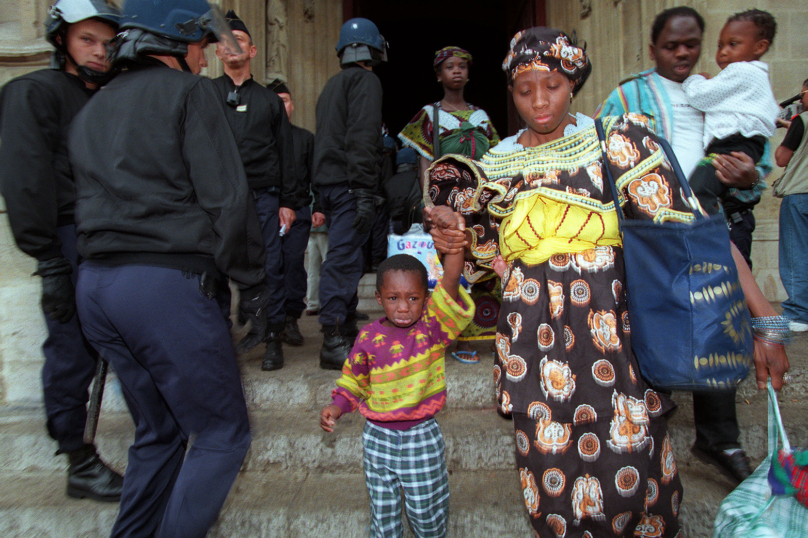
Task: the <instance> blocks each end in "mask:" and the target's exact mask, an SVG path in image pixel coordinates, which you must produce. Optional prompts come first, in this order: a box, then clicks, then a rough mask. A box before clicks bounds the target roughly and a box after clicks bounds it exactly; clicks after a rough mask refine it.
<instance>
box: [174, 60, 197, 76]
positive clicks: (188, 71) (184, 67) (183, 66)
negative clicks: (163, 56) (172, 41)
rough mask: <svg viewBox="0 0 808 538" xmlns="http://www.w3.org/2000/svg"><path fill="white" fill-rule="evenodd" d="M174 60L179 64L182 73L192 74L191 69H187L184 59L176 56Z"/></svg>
mask: <svg viewBox="0 0 808 538" xmlns="http://www.w3.org/2000/svg"><path fill="white" fill-rule="evenodd" d="M176 58H177V62H179V64H180V67H181V68H182V70H183V71H185V72H186V73H193V71H191V68H190V67H188V62H186V61H185V58H184V57H182V56H177V57H176Z"/></svg>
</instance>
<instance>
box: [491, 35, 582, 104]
mask: <svg viewBox="0 0 808 538" xmlns="http://www.w3.org/2000/svg"><path fill="white" fill-rule="evenodd" d="M502 70H503V71H505V74H506V75H507V76H508V84H513V80H514V79H515V78H516V76H517V75H519V74H520V73H524V72H525V71H533V70H537V71H558V72H559V73H561V74H562V75H565V76H566V77H567V78H568V79H570V81H571V82H572V95H575V94H577V93H578V91H579V90H580V89H581V87H582V86H583V85H584V82H586V78H587V77H588V76H589V73H591V72H592V64H591V63H590V62H589V57H588V56H587V55H586V45H584V46H583V47H578V46H577V43H571V42H570V38H569V37H567V34H565V33H564V32H562V31H561V30H553V29H552V28H546V27H544V26H534V27H533V28H528V29H527V30H522V31H521V32H518V33H517V34H516V35H515V36H513V39H511V50H510V51H509V52H508V55H507V56H506V57H505V61H503V62H502Z"/></svg>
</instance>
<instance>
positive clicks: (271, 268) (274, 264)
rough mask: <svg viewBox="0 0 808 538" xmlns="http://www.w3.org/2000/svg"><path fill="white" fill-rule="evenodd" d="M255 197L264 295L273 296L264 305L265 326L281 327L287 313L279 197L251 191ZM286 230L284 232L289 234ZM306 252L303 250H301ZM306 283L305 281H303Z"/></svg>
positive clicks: (266, 191) (259, 191)
mask: <svg viewBox="0 0 808 538" xmlns="http://www.w3.org/2000/svg"><path fill="white" fill-rule="evenodd" d="M252 194H253V197H254V198H255V212H256V213H257V214H258V221H259V222H260V223H261V234H262V235H263V236H264V250H265V252H266V262H265V264H264V274H265V276H264V283H265V284H266V286H267V293H269V296H270V297H272V301H270V303H269V305H268V306H267V309H266V311H267V323H268V324H269V325H275V326H279V325H283V323H284V321H286V313H285V312H284V309H283V305H284V303H285V302H286V287H285V286H284V276H283V243H282V241H281V240H282V237H281V235H280V217H279V213H278V212H279V211H280V198H279V196H278V194H277V193H276V192H274V191H273V190H272V189H257V190H254V191H252ZM288 231H289V230H287V232H288ZM303 250H304V251H305V250H306V247H305V246H304V247H303ZM304 282H305V279H304Z"/></svg>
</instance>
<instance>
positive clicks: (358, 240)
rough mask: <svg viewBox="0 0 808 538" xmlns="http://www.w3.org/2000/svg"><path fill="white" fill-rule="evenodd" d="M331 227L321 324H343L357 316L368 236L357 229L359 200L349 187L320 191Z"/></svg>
mask: <svg viewBox="0 0 808 538" xmlns="http://www.w3.org/2000/svg"><path fill="white" fill-rule="evenodd" d="M320 203H321V204H322V207H323V211H324V212H325V217H326V225H327V226H328V255H327V257H326V259H325V261H324V262H323V268H322V271H321V273H320V324H321V325H325V326H329V325H337V324H340V325H341V324H343V323H344V322H345V320H346V319H347V318H349V317H352V316H354V315H355V314H356V305H357V304H358V302H359V297H358V296H357V294H356V291H357V289H358V288H359V280H361V278H362V245H363V244H364V243H365V241H367V238H368V234H367V233H364V234H360V233H358V232H357V231H356V230H355V229H354V227H353V221H354V218H355V217H356V200H355V199H354V195H353V193H351V191H350V189H349V188H348V183H339V184H337V185H323V186H321V187H320Z"/></svg>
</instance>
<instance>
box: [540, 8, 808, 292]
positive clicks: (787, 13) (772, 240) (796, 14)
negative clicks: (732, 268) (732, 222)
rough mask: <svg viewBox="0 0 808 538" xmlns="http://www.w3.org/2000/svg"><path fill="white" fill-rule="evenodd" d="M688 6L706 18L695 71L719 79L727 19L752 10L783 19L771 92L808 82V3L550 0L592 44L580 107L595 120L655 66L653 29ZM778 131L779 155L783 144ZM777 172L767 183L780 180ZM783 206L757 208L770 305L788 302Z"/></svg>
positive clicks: (554, 17) (755, 252) (757, 260)
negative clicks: (635, 76)
mask: <svg viewBox="0 0 808 538" xmlns="http://www.w3.org/2000/svg"><path fill="white" fill-rule="evenodd" d="M677 5H689V6H691V7H693V8H695V9H696V10H697V11H698V12H699V13H701V15H702V16H703V17H704V19H705V22H706V32H705V35H704V44H703V45H702V54H701V60H700V61H699V63H698V65H697V66H696V68H695V69H694V72H704V71H706V72H709V73H712V74H716V73H718V71H719V69H718V66H717V65H716V63H715V51H716V43H718V34H719V32H720V30H721V27H722V26H723V25H724V21H725V20H726V19H727V17H728V16H730V15H732V14H733V13H736V12H738V11H744V10H746V9H751V8H755V7H756V8H759V9H765V10H767V11H769V12H771V13H772V14H773V15H774V16H775V18H776V19H777V25H778V28H777V35H776V36H775V39H774V45H773V46H772V48H771V49H769V52H768V53H767V54H766V55H765V56H764V57H763V61H765V62H767V63H768V64H769V67H770V73H771V81H772V88H773V89H774V95H775V97H776V98H777V100H778V101H783V100H785V99H787V98H788V97H791V96H793V95H794V94H795V93H797V92H798V91H799V90H800V87H801V85H802V81H803V80H805V79H806V78H808V54H806V53H808V32H806V28H808V3H806V2H805V1H804V0H770V1H760V0H758V1H749V0H712V1H707V0H696V1H692V0H690V1H662V0H577V1H565V0H547V24H548V25H549V26H553V27H557V28H561V29H564V30H565V31H568V32H571V31H573V30H575V31H576V32H577V34H578V37H579V38H580V39H584V40H585V41H586V42H587V45H588V48H587V50H588V51H589V53H590V54H591V58H592V63H593V72H592V75H591V76H590V78H589V80H588V81H587V83H586V86H584V88H583V89H582V90H581V92H580V94H579V95H578V97H577V98H576V101H575V103H574V104H573V106H574V107H577V109H578V110H579V111H581V112H583V113H586V114H591V113H593V112H594V110H595V108H596V107H597V106H598V104H599V103H600V102H601V101H602V100H603V99H605V98H606V96H607V95H608V94H609V92H611V91H612V89H614V88H615V87H616V86H617V84H618V83H619V81H620V80H622V79H624V78H625V77H627V76H628V75H630V74H632V73H637V72H639V71H642V70H645V69H649V68H651V67H653V66H654V64H653V62H652V61H651V59H650V57H649V53H648V45H649V43H650V39H651V38H650V33H651V24H652V22H653V20H654V17H655V16H656V14H657V13H659V12H660V11H662V10H664V9H666V8H669V7H674V6H677ZM784 135H785V130H783V129H778V132H777V134H776V135H775V137H774V138H772V139H771V144H772V149H774V148H776V147H777V146H778V145H779V144H780V142H781V141H782V139H783V136H784ZM781 174H782V169H780V168H775V170H774V171H773V172H772V173H771V175H770V176H769V178H768V179H767V181H768V182H769V183H771V181H772V180H774V179H775V178H778V177H780V175H781ZM779 208H780V200H779V199H777V198H774V197H773V196H772V195H771V193H770V192H769V191H767V192H766V193H765V194H764V196H763V200H762V201H761V203H760V204H759V205H758V206H757V208H756V209H755V217H756V218H757V230H756V231H755V235H754V237H755V241H754V245H753V247H752V262H753V265H754V271H753V272H754V273H755V277H756V279H757V281H758V283H759V284H760V286H761V288H762V289H763V291H764V293H765V294H766V296H767V297H768V298H769V299H770V300H776V301H781V300H783V299H785V292H784V290H783V286H782V284H781V283H780V275H779V273H778V271H777V265H778V263H777V237H778V231H777V230H778V214H779Z"/></svg>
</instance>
